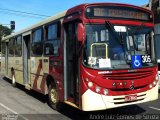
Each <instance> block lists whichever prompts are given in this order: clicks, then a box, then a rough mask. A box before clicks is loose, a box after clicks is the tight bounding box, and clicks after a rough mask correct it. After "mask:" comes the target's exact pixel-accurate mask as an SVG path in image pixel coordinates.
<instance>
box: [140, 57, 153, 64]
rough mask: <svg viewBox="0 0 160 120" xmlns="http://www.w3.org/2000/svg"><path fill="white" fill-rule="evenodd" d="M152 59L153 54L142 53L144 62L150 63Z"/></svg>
mask: <svg viewBox="0 0 160 120" xmlns="http://www.w3.org/2000/svg"><path fill="white" fill-rule="evenodd" d="M150 62H152V61H151V56H149V55H142V63H150Z"/></svg>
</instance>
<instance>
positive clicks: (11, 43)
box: [9, 38, 15, 57]
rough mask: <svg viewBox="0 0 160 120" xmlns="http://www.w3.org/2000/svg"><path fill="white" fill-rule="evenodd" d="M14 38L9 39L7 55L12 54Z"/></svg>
mask: <svg viewBox="0 0 160 120" xmlns="http://www.w3.org/2000/svg"><path fill="white" fill-rule="evenodd" d="M14 49H15V48H14V39H13V38H11V39H10V41H9V57H13V56H14Z"/></svg>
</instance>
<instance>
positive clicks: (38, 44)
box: [32, 28, 43, 56]
mask: <svg viewBox="0 0 160 120" xmlns="http://www.w3.org/2000/svg"><path fill="white" fill-rule="evenodd" d="M42 34H43V30H42V28H39V29H37V30H35V31H34V32H33V38H32V56H41V55H42V53H43V43H42V38H43V35H42Z"/></svg>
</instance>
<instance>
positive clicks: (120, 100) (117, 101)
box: [113, 94, 146, 104]
mask: <svg viewBox="0 0 160 120" xmlns="http://www.w3.org/2000/svg"><path fill="white" fill-rule="evenodd" d="M145 97H146V94H142V95H138V96H137V100H134V101H125V98H124V97H123V98H114V99H113V100H114V104H125V103H132V102H138V101H141V100H144V98H145Z"/></svg>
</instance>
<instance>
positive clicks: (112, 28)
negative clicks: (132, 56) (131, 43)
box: [105, 21, 125, 57]
mask: <svg viewBox="0 0 160 120" xmlns="http://www.w3.org/2000/svg"><path fill="white" fill-rule="evenodd" d="M105 23H106V24H105V25H106V27H107V28H109V29H110V30H111V32H112V33H113V34H114V35H113V36H114V37H115V38H116V41H117V42H118V43H119V44H120V45H121V47H122V50H123V53H124V57H125V47H124V45H123V40H122V39H123V37H122V34H121V33H120V35H119V34H117V33H116V30H115V29H114V27H113V25H112V24H111V23H110V22H109V21H105Z"/></svg>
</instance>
